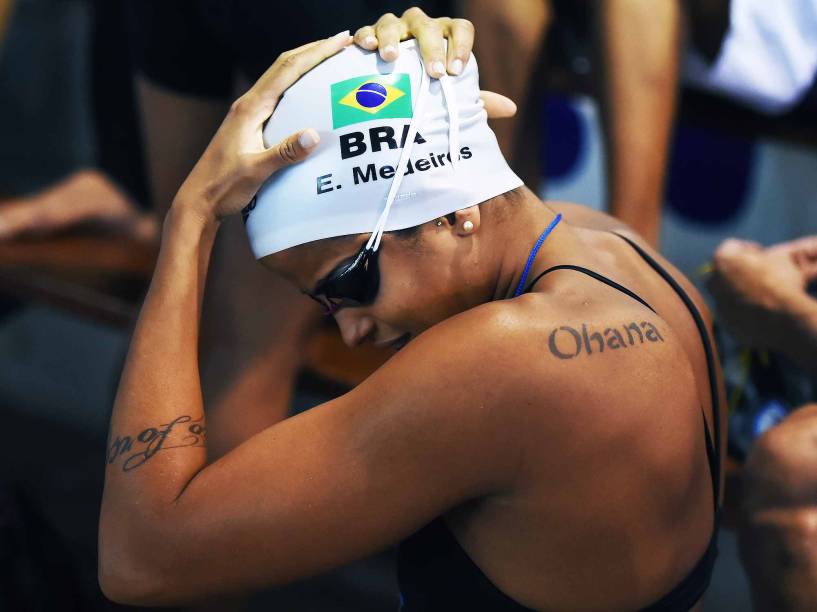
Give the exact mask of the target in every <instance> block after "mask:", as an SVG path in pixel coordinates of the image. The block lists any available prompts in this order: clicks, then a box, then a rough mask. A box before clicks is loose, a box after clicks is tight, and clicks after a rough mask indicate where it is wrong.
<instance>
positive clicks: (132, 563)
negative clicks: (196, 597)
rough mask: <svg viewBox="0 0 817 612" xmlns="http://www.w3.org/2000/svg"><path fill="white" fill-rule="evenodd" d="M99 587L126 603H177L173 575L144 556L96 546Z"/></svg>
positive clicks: (139, 604) (120, 601) (121, 602)
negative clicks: (124, 553)
mask: <svg viewBox="0 0 817 612" xmlns="http://www.w3.org/2000/svg"><path fill="white" fill-rule="evenodd" d="M97 569H98V571H97V575H98V580H99V587H100V589H101V590H102V593H103V594H104V595H105V597H106V598H108V599H109V600H111V601H112V602H114V603H118V604H124V605H129V606H167V605H173V604H175V603H177V601H176V600H177V599H178V595H177V590H176V588H175V587H174V583H175V580H174V578H173V575H172V574H171V573H169V572H167V571H159V570H158V569H157V568H156V567H155V566H152V565H151V564H150V562H147V561H145V560H134V559H132V558H131V559H126V558H124V557H121V556H119V555H113V554H111V553H110V551H108V552H107V553H106V551H104V550H103V549H102V548H101V547H100V551H99V565H98V568H97Z"/></svg>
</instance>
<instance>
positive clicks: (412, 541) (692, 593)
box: [397, 234, 721, 612]
mask: <svg viewBox="0 0 817 612" xmlns="http://www.w3.org/2000/svg"><path fill="white" fill-rule="evenodd" d="M616 235H617V236H619V237H620V238H622V239H623V240H625V241H627V242H628V243H629V244H630V246H632V247H633V248H634V249H635V250H636V251H637V252H638V254H639V255H641V257H642V258H643V259H644V261H646V262H647V263H648V264H649V265H650V266H651V267H652V268H653V270H655V271H656V272H657V273H658V274H659V275H660V276H661V277H662V278H663V279H664V280H665V281H666V282H667V283H668V284H669V285H670V286H671V287H672V289H673V290H674V291H675V293H677V294H678V296H679V297H680V298H681V300H682V301H683V302H684V304H685V305H686V307H687V309H688V310H689V312H690V314H691V315H692V318H693V319H694V320H695V325H696V326H697V328H698V333H699V334H700V336H701V342H702V343H703V347H704V353H705V354H706V365H707V371H708V374H709V388H710V393H711V395H712V415H713V418H714V423H713V424H712V431H713V436H711V437H710V435H709V428H708V427H707V424H706V416H705V415H703V409H701V412H702V416H703V429H704V437H705V440H706V455H707V459H708V461H709V472H710V476H711V478H712V495H713V499H714V503H715V521H714V528H713V530H712V536H711V537H710V539H709V546H707V549H706V551H705V552H704V554H703V556H702V557H701V558H700V559H699V561H698V563H697V564H696V565H695V567H694V568H693V569H692V571H690V572H689V574H687V576H686V577H685V578H684V579H683V580H682V581H681V582H680V583H679V584H678V585H676V587H675V588H674V589H672V591H670V592H669V593H667V594H666V595H665V596H664V597H662V598H661V599H660V600H659V601H657V602H655V603H653V604H652V605H650V606H648V607H647V608H644V610H645V611H648V612H659V611H661V612H682V611H686V610H689V609H690V608H692V606H694V605H695V604H696V603H697V602H698V601H699V600H700V598H701V596H702V595H703V594H704V592H705V591H706V589H707V587H708V586H709V580H710V578H711V577H712V569H713V567H714V565H715V558H716V557H717V554H718V549H717V538H718V526H719V523H720V505H719V503H718V500H719V498H720V467H721V466H720V459H719V454H718V449H720V404H719V396H718V387H717V380H718V379H717V376H716V368H715V359H714V353H713V351H712V345H711V342H710V340H709V335H708V334H707V331H706V326H705V324H704V321H703V319H702V318H701V314H700V312H698V309H697V308H696V307H695V304H694V303H693V302H692V300H691V299H690V298H689V296H688V295H687V294H686V292H685V291H684V290H683V288H681V286H680V285H679V284H678V282H677V281H676V280H675V279H674V278H673V277H672V276H670V274H669V273H668V272H667V271H666V270H664V268H663V267H661V265H660V264H659V263H658V262H657V261H655V259H653V258H652V257H651V256H650V255H649V254H647V253H646V252H644V250H643V249H641V247H639V246H638V245H637V244H635V243H634V242H632V241H631V240H629V239H627V238H625V237H624V236H621V235H619V234H616ZM555 270H575V271H577V272H581V273H582V274H587V275H588V276H591V277H593V278H595V279H596V280H598V281H600V282H602V283H604V284H606V285H609V286H610V287H613V288H615V289H618V290H619V291H621V292H623V293H625V294H627V295H628V296H630V297H632V298H633V299H635V300H637V301H638V302H640V303H641V304H643V305H644V306H646V307H647V308H649V309H650V310H652V311H653V312H655V310H653V308H652V307H651V306H650V305H649V304H647V302H645V301H644V300H642V299H641V298H640V297H639V296H638V295H636V294H635V293H633V292H632V291H630V290H629V289H627V288H626V287H624V286H622V285H620V284H618V283H616V282H615V281H612V280H610V279H609V278H607V277H605V276H602V275H600V274H598V273H596V272H593V271H592V270H588V269H587V268H582V267H580V266H572V265H561V266H554V267H553V268H549V269H548V270H545V271H544V272H542V273H541V274H540V275H539V276H537V277H536V278H535V279H534V280H533V281H532V282H531V283H530V284H529V285H528V287H527V289H526V290H525V293H528V292H529V291H530V290H531V289H532V288H533V286H534V285H535V284H536V283H537V282H538V281H539V279H541V278H542V277H543V276H545V275H546V274H548V273H550V272H553V271H555ZM713 438H714V443H713ZM397 577H398V581H399V583H400V594H401V596H400V609H401V610H402V612H421V611H422V612H429V611H435V610H440V611H443V610H445V611H450V610H500V611H502V610H505V611H508V612H523V611H526V610H529V608H526V607H525V606H522V605H520V604H519V603H517V602H516V601H514V600H513V599H511V598H510V597H508V596H507V595H506V594H505V593H503V592H502V591H500V590H499V589H498V588H497V587H496V586H495V585H494V584H493V583H492V582H491V581H490V580H489V579H488V578H487V577H486V576H485V574H483V573H482V570H480V568H479V567H478V566H477V565H476V564H475V563H474V562H473V561H472V560H471V558H470V557H469V556H468V553H466V552H465V550H463V548H462V546H460V543H459V542H458V541H457V539H456V538H455V537H454V534H453V533H451V530H449V528H448V526H447V525H446V524H445V519H444V518H443V517H442V516H440V517H437V518H436V519H435V520H434V521H432V522H431V523H429V524H428V525H426V526H425V527H423V528H422V529H420V530H419V531H418V532H416V533H415V534H413V535H412V536H410V537H409V538H408V539H406V540H405V541H403V542H402V543H401V544H400V547H399V548H398V551H397Z"/></svg>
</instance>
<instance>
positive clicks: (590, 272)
mask: <svg viewBox="0 0 817 612" xmlns="http://www.w3.org/2000/svg"><path fill="white" fill-rule="evenodd" d="M556 270H575V271H576V272H581V273H582V274H586V275H587V276H590V277H592V278H595V279H596V280H597V281H601V282H602V283H604V284H605V285H609V286H610V287H612V288H613V289H618V290H619V291H621V292H622V293H624V294H626V295H629V296H630V297H631V298H633V299H634V300H636V301H637V302H639V303H641V304H643V305H644V306H646V307H647V308H649V309H650V310H652V311H653V312H655V309H654V308H653V307H652V306H650V305H649V304H647V302H645V301H644V300H643V299H641V297H640V296H638V295H636V294H635V293H634V292H633V291H630V290H629V289H627V287H625V286H624V285H620V284H618V283H617V282H616V281H614V280H611V279H609V278H607V277H606V276H602V275H601V274H599V273H598V272H593V270H590V269H588V268H583V267H582V266H574V265H571V264H562V265H559V266H553V267H552V268H548V269H547V270H545V271H544V272H542V273H541V274H540V275H539V276H537V277H536V278H534V279H533V280H532V281H531V283H530V284H529V285H528V287H527V289H525V291H524V292H523V293H529V292H530V290H531V289H533V286H534V285H535V284H536V283H537V282H538V281H539V279H540V278H542V277H543V276H544V275H545V274H549V273H551V272H555V271H556Z"/></svg>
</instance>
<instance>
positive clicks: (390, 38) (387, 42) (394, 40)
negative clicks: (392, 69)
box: [374, 13, 408, 62]
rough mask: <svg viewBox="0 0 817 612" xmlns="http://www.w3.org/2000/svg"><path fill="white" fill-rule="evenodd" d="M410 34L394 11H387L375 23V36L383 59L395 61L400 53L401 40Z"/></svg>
mask: <svg viewBox="0 0 817 612" xmlns="http://www.w3.org/2000/svg"><path fill="white" fill-rule="evenodd" d="M407 34H408V32H407V31H406V26H405V24H404V23H403V21H402V20H401V19H398V18H397V16H396V15H394V13H386V14H385V15H383V16H382V17H381V18H380V19H378V20H377V23H376V24H374V36H375V37H376V38H377V45H378V48H379V49H380V57H382V58H383V61H386V62H393V61H394V60H396V59H397V56H398V54H399V53H400V41H401V40H402V39H403V38H405V36H406V35H407Z"/></svg>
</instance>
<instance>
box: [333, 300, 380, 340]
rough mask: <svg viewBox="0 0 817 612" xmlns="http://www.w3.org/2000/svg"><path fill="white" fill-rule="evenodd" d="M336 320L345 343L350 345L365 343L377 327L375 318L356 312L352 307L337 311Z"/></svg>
mask: <svg viewBox="0 0 817 612" xmlns="http://www.w3.org/2000/svg"><path fill="white" fill-rule="evenodd" d="M335 321H337V323H338V327H339V328H340V335H341V337H342V338H343V342H344V344H346V346H349V347H354V346H358V345H359V344H361V343H363V342H364V341H365V340H366V339H367V338H369V337H370V336H371V335H372V333H373V332H374V329H375V324H374V320H373V319H372V318H371V317H368V316H366V315H362V314H358V313H355V312H354V309H352V308H344V309H343V310H341V311H339V312H338V313H336V314H335Z"/></svg>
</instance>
